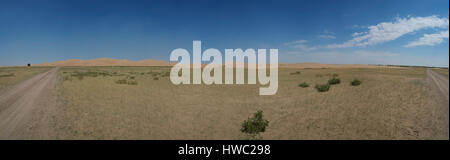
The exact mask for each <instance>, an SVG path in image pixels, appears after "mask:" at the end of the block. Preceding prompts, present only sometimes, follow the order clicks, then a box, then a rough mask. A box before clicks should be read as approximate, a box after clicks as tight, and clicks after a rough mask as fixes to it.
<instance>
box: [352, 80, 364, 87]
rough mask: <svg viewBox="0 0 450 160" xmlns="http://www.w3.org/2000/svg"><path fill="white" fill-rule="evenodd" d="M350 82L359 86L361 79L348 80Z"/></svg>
mask: <svg viewBox="0 0 450 160" xmlns="http://www.w3.org/2000/svg"><path fill="white" fill-rule="evenodd" d="M350 84H351V85H352V86H359V85H360V84H361V81H360V80H357V79H355V80H353V81H352V82H350Z"/></svg>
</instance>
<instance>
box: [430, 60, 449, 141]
mask: <svg viewBox="0 0 450 160" xmlns="http://www.w3.org/2000/svg"><path fill="white" fill-rule="evenodd" d="M426 75H427V80H428V83H429V85H430V87H431V90H432V95H433V96H434V97H433V98H434V100H435V101H436V103H435V104H437V106H436V107H433V106H430V107H431V108H433V109H432V110H433V111H432V118H433V123H432V125H431V126H430V127H432V128H434V132H435V133H434V135H435V136H436V138H437V139H447V140H448V138H449V130H448V129H449V107H448V104H449V97H448V96H449V93H448V92H449V90H448V87H449V84H448V82H449V81H448V78H447V77H445V76H444V75H441V74H439V73H437V72H435V71H433V70H431V69H427V71H426Z"/></svg>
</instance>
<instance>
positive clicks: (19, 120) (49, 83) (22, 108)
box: [0, 68, 58, 139]
mask: <svg viewBox="0 0 450 160" xmlns="http://www.w3.org/2000/svg"><path fill="white" fill-rule="evenodd" d="M57 75H58V74H57V68H54V69H51V70H50V71H47V72H44V73H40V74H38V75H36V76H33V77H32V78H30V79H28V80H26V81H24V82H21V83H20V84H17V85H14V86H12V87H9V88H7V89H5V90H2V91H1V92H0V139H26V138H28V137H30V136H31V137H38V136H39V135H37V134H38V133H37V132H35V131H30V129H31V128H32V127H35V126H33V123H34V122H36V119H33V112H34V111H38V110H39V109H41V108H42V107H44V105H55V104H49V103H46V102H47V101H48V100H49V99H52V98H51V97H49V95H48V94H49V93H51V89H52V88H53V86H55V85H56V79H57ZM38 118H42V117H38ZM44 124H45V122H44Z"/></svg>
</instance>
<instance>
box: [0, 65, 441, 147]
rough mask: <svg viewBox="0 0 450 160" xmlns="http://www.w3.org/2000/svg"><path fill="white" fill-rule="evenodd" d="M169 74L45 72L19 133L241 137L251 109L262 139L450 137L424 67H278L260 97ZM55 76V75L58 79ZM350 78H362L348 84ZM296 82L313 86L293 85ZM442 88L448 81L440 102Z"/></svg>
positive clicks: (147, 70) (249, 88) (253, 89)
mask: <svg viewBox="0 0 450 160" xmlns="http://www.w3.org/2000/svg"><path fill="white" fill-rule="evenodd" d="M169 70H170V67H62V68H60V69H59V70H58V71H56V70H52V71H51V72H48V73H47V75H51V76H50V79H54V80H51V81H50V80H45V81H39V83H43V82H46V84H57V85H56V86H53V87H48V88H53V89H48V90H46V89H45V90H44V89H43V90H41V91H40V93H46V92H47V91H48V92H49V93H52V94H48V95H46V96H43V97H41V96H38V97H40V98H39V99H43V100H45V101H46V102H45V104H51V105H36V106H35V107H34V108H37V110H36V111H35V114H33V115H31V116H30V117H31V119H36V120H34V121H33V123H31V126H33V127H29V128H31V129H28V132H24V133H30V134H26V135H28V136H26V138H30V139H245V138H246V136H245V135H244V134H242V133H241V132H240V128H241V123H242V122H243V121H244V120H246V119H247V117H249V116H251V115H252V114H253V113H255V112H256V111H257V110H262V111H263V112H264V113H263V114H264V118H265V119H267V120H269V126H268V128H267V130H266V132H264V133H263V134H261V136H262V138H263V139H448V135H449V134H448V114H449V112H448V78H447V86H445V85H444V86H442V85H440V86H439V85H438V86H436V84H443V83H441V82H435V80H434V79H435V78H439V79H440V81H442V80H445V78H446V77H445V76H441V75H435V72H432V71H429V70H427V69H425V68H417V67H414V68H410V67H395V68H388V67H384V68H383V67H373V68H345V67H340V68H280V70H279V87H278V92H277V94H276V95H273V96H259V95H258V89H259V87H260V86H259V85H247V84H246V85H173V84H172V83H171V82H170V80H169V77H168V72H169ZM54 72H57V75H59V76H56V77H60V79H58V78H56V80H55V78H54V77H55V76H53V75H54V74H55V73H54ZM439 76H440V77H439ZM51 77H53V78H51ZM332 77H338V78H340V80H341V83H340V84H337V85H332V86H331V88H330V90H329V91H328V92H318V91H317V90H316V89H315V88H314V85H315V84H324V83H327V81H328V80H329V79H330V78H332ZM442 77H443V78H444V79H442ZM33 78H35V77H33ZM354 79H358V80H361V81H362V84H361V85H359V86H352V85H350V82H351V81H352V80H354ZM303 82H306V83H308V84H309V85H310V86H309V87H307V88H301V87H299V86H298V85H299V84H300V83H303ZM23 83H24V82H23ZM33 86H36V85H33ZM38 86H39V85H38ZM48 86H52V85H48ZM442 87H444V88H445V87H447V92H446V93H447V95H446V96H447V100H446V101H445V95H443V94H442V93H443V92H441V91H440V88H442ZM43 88H47V87H43ZM29 91H30V90H29ZM31 91H35V92H38V91H37V90H36V89H33V90H31ZM444 93H445V92H444ZM2 97H3V96H2ZM18 102H19V101H18ZM43 103H44V102H43ZM445 103H447V106H444V105H445ZM3 112H4V111H0V115H2V114H4V113H3ZM4 115H9V114H4ZM1 117H2V116H0V118H1ZM3 117H6V116H3ZM23 117H26V116H23ZM40 117H44V118H40ZM0 122H2V121H0ZM5 124H6V123H5ZM8 125H9V124H8ZM8 125H6V126H8ZM9 126H11V125H9ZM12 126H15V125H12ZM7 128H8V127H7ZM19 128H20V127H19ZM3 130H4V127H0V131H3ZM3 133H4V132H3ZM31 133H38V134H31ZM1 134H2V132H0V137H1V136H3V137H5V135H10V134H4V135H1ZM19 137H20V136H19ZM6 138H11V137H9V136H6Z"/></svg>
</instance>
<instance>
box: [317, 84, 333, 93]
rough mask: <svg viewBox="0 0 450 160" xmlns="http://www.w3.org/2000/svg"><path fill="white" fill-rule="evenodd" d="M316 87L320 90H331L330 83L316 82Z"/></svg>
mask: <svg viewBox="0 0 450 160" xmlns="http://www.w3.org/2000/svg"><path fill="white" fill-rule="evenodd" d="M315 88H316V89H317V91H319V92H326V91H328V90H330V85H329V84H316V86H315Z"/></svg>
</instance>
